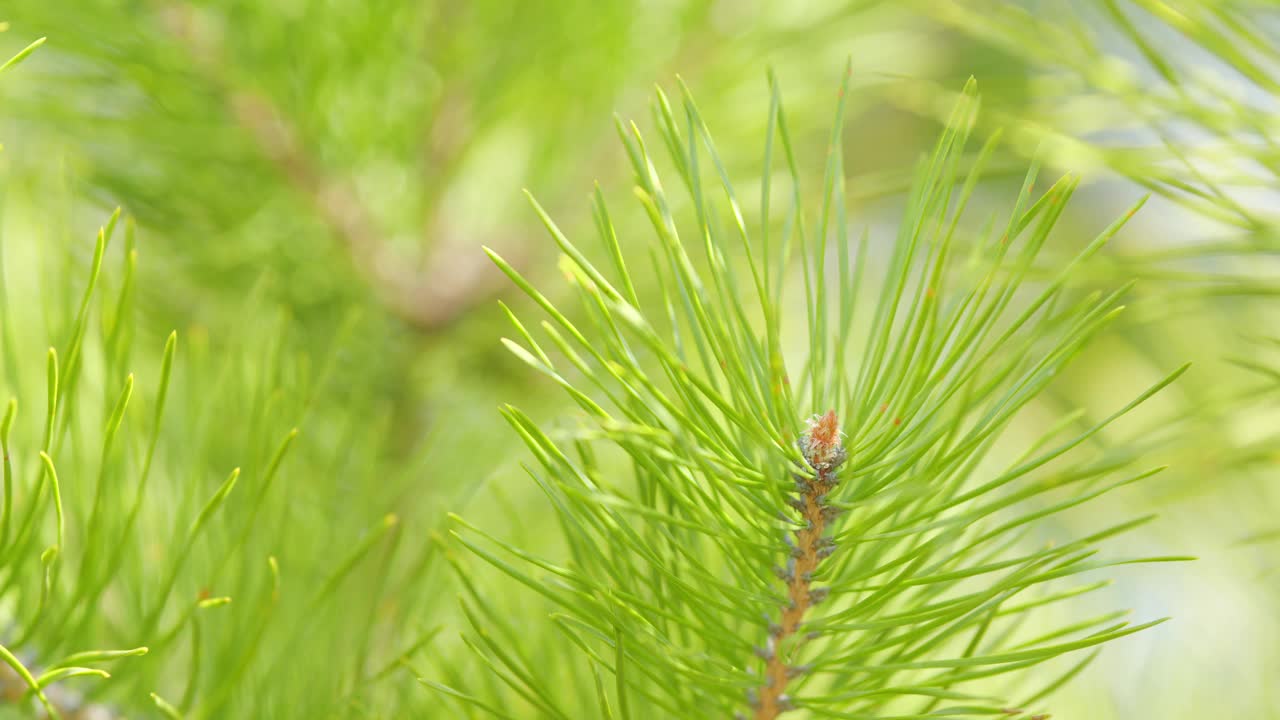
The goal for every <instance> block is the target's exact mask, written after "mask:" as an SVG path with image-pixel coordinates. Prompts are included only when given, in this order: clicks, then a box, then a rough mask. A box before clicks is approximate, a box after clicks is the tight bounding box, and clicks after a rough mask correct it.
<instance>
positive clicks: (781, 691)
mask: <svg viewBox="0 0 1280 720" xmlns="http://www.w3.org/2000/svg"><path fill="white" fill-rule="evenodd" d="M804 486H805V487H804V490H803V491H802V493H801V496H800V503H801V511H800V513H801V516H802V517H803V518H804V520H805V522H806V523H808V524H807V526H806V527H805V528H804V529H803V530H800V531H798V532H796V546H795V550H794V552H793V553H792V557H793V558H794V559H795V566H794V568H789V569H788V571H787V596H788V599H789V601H790V602H789V604H788V605H787V607H786V608H784V609H783V611H782V619H781V621H780V622H779V623H778V624H777V625H774V626H773V627H772V628H771V629H770V631H769V641H770V642H769V648H768V650H767V651H766V655H767V660H766V663H765V682H764V685H763V686H761V688H760V690H759V693H758V697H759V704H758V705H757V706H756V720H772V719H773V718H776V717H778V715H780V714H781V713H783V712H785V711H786V710H788V709H790V708H789V703H788V701H787V695H786V689H787V681H788V680H790V673H791V670H792V668H790V667H789V666H788V665H787V658H786V657H785V652H784V646H785V645H786V644H787V642H788V641H789V640H790V639H791V638H792V637H793V636H794V635H795V634H796V631H797V630H799V628H800V623H801V622H803V621H804V616H805V613H807V612H808V611H809V608H810V607H812V606H813V604H814V597H813V580H812V576H813V571H814V570H816V569H817V567H818V563H819V562H821V560H822V558H821V556H820V551H821V540H822V535H823V533H824V532H825V530H826V521H827V518H826V515H825V514H824V512H823V510H824V507H825V506H824V504H823V498H824V496H825V495H826V494H827V493H828V492H830V491H831V489H832V488H833V487H835V480H834V477H833V473H832V472H831V471H830V470H822V471H819V472H818V476H817V477H816V478H814V479H812V480H809V481H808V482H805V483H804Z"/></svg>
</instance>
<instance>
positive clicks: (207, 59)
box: [158, 0, 501, 332]
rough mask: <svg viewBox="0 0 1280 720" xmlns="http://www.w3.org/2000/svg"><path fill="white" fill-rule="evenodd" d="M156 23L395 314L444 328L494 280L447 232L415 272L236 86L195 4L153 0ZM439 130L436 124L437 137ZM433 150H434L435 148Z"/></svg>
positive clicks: (345, 184)
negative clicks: (158, 19) (158, 20)
mask: <svg viewBox="0 0 1280 720" xmlns="http://www.w3.org/2000/svg"><path fill="white" fill-rule="evenodd" d="M158 8H159V9H158V14H159V16H160V17H161V19H162V21H163V23H162V24H163V26H164V27H165V28H166V29H167V30H168V31H169V33H170V34H171V35H172V36H173V37H174V38H175V39H176V40H178V41H179V43H180V44H181V45H182V46H183V47H185V48H188V49H189V52H190V54H191V58H192V61H193V64H194V66H195V67H196V68H197V70H199V71H200V72H201V73H202V75H203V77H204V79H205V80H206V81H208V82H209V83H210V84H211V85H212V86H213V87H214V88H216V90H217V91H218V93H219V94H220V95H221V96H222V97H223V99H224V103H225V105H226V107H227V110H228V112H229V113H230V114H231V116H232V118H234V120H235V121H236V123H237V124H238V125H239V126H240V127H241V128H242V129H243V130H244V131H245V133H246V134H247V135H248V136H249V137H250V138H251V139H252V140H253V142H254V144H255V145H256V146H257V148H258V150H259V151H260V152H261V153H262V155H263V156H264V157H265V158H266V159H267V160H269V161H270V162H271V163H272V165H274V166H275V168H276V169H277V171H278V172H279V173H280V175H281V177H283V178H284V179H285V180H286V181H288V183H289V185H290V186H291V187H292V188H293V190H294V191H295V192H297V193H298V194H299V195H300V196H301V197H303V198H305V199H306V200H307V202H308V204H309V205H310V206H311V207H312V209H313V210H314V211H315V213H316V214H317V216H318V217H320V218H321V219H322V220H323V221H324V223H325V225H326V226H327V227H328V228H329V230H330V232H331V233H332V234H333V236H334V237H335V238H337V239H338V240H339V241H340V242H341V243H342V244H343V247H344V248H345V249H346V251H347V255H348V256H349V257H350V258H351V261H352V262H353V263H354V264H355V265H356V267H357V268H358V269H359V270H360V271H361V273H362V274H363V275H364V276H365V277H366V278H368V280H369V282H370V285H371V287H372V290H373V291H374V293H375V294H376V295H378V296H379V297H380V298H381V300H382V302H383V303H384V304H385V305H386V306H387V307H388V308H389V309H390V310H391V311H392V312H394V313H395V314H396V315H397V316H399V317H400V318H402V319H403V320H405V321H406V322H408V323H409V324H410V325H412V326H414V327H416V328H418V329H419V330H421V331H423V332H432V331H436V330H439V329H441V328H444V327H446V326H448V325H449V324H451V323H453V322H454V321H455V320H457V319H458V318H459V317H460V316H461V315H462V314H463V313H465V312H466V311H467V310H468V309H470V308H472V307H474V306H475V305H476V304H477V303H479V302H481V301H483V300H485V299H488V298H490V297H492V296H493V295H494V294H496V293H497V292H498V291H499V290H500V288H501V284H500V283H499V282H498V280H499V277H498V276H496V275H495V274H493V273H492V272H491V271H490V270H489V268H488V266H487V264H486V263H484V262H483V258H480V259H477V256H475V255H473V254H471V253H466V252H461V250H462V247H461V246H462V245H463V243H461V242H458V241H457V240H456V239H454V238H451V237H449V236H448V234H447V232H446V233H443V234H442V235H441V236H440V237H436V238H435V239H434V242H432V243H430V249H429V251H428V256H427V257H426V261H425V265H424V268H425V269H423V270H419V269H417V268H416V267H415V265H414V264H413V263H409V262H405V260H404V258H403V257H402V256H401V255H402V254H401V253H400V252H399V251H397V250H395V249H394V248H393V247H392V246H391V244H390V243H389V242H388V241H387V240H386V239H385V237H384V236H383V234H382V233H380V232H379V231H378V229H377V228H378V225H379V223H378V222H376V218H375V217H374V216H373V213H371V212H370V211H369V209H368V208H367V207H366V206H365V204H364V203H363V202H362V201H361V200H360V197H359V193H357V192H356V189H355V187H353V186H352V184H351V183H350V182H349V181H347V180H346V179H344V178H340V177H335V176H333V175H331V174H330V173H328V172H327V171H325V170H324V169H323V168H321V167H320V166H319V165H317V163H316V162H315V161H314V160H313V157H314V153H313V152H312V151H311V150H310V149H309V148H307V147H306V145H305V143H304V142H303V141H302V139H301V138H300V136H299V133H298V132H297V130H296V129H295V128H294V127H293V126H292V125H291V124H290V123H289V122H288V120H287V119H286V118H285V116H284V115H283V114H282V113H281V112H280V111H279V110H278V109H277V107H276V106H275V104H274V103H273V102H272V101H271V98H270V97H268V96H267V95H266V94H264V93H262V92H259V91H256V90H253V89H250V88H246V87H241V86H240V85H239V84H237V83H236V82H235V81H234V80H233V79H232V78H231V74H230V73H229V72H228V71H227V67H228V62H229V60H230V59H229V57H228V56H227V53H226V52H225V51H224V50H223V48H222V43H221V41H220V39H219V29H218V28H217V27H216V26H215V25H214V23H213V22H212V21H211V20H210V19H209V18H207V17H205V16H204V15H202V14H201V13H200V11H199V10H197V9H196V8H195V7H193V6H190V5H187V4H184V3H181V2H169V1H168V0H161V2H160V4H159V6H158ZM446 132H447V128H445V127H444V126H441V129H440V134H441V136H443V134H444V133H446ZM435 153H436V154H439V153H440V150H439V148H438V147H437V148H435Z"/></svg>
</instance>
